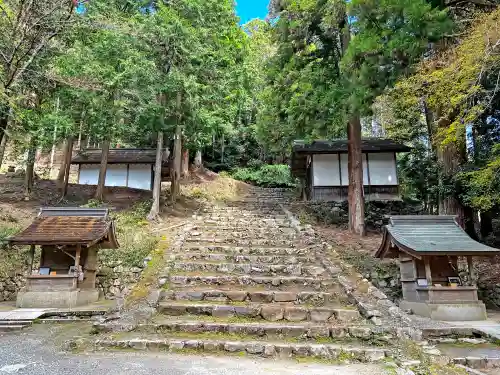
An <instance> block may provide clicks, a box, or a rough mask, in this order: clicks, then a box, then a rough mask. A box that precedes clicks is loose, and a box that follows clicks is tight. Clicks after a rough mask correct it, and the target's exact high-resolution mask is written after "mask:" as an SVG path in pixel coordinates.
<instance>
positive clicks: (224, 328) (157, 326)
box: [139, 317, 395, 343]
mask: <svg viewBox="0 0 500 375" xmlns="http://www.w3.org/2000/svg"><path fill="white" fill-rule="evenodd" d="M195 318H198V317H195ZM139 329H140V330H141V331H145V332H149V333H166V334H168V333H170V332H180V333H187V334H195V333H200V334H204V333H217V334H229V335H238V336H240V337H245V338H248V337H250V338H253V339H255V336H257V337H259V338H267V339H268V340H271V341H272V340H276V339H278V338H296V339H304V340H307V339H309V340H311V341H313V340H321V341H323V342H327V341H332V342H334V341H343V342H363V343H366V342H377V343H390V342H391V340H394V338H395V336H394V335H393V334H392V332H391V330H390V329H384V328H381V329H378V330H374V329H372V327H369V326H362V325H360V326H356V325H334V324H328V325H325V324H316V323H311V322H304V323H300V324H298V323H270V322H265V323H248V322H245V323H241V322H237V321H236V322H226V321H204V320H198V319H196V320H195V319H190V320H187V319H185V318H182V319H163V320H162V319H159V320H157V321H156V322H154V323H147V324H141V325H140V326H139Z"/></svg>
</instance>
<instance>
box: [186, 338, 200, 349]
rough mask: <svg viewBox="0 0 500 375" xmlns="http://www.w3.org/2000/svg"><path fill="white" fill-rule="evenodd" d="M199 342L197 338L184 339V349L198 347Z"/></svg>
mask: <svg viewBox="0 0 500 375" xmlns="http://www.w3.org/2000/svg"><path fill="white" fill-rule="evenodd" d="M200 344H201V343H200V342H199V341H198V340H186V341H184V349H198V348H199V347H200Z"/></svg>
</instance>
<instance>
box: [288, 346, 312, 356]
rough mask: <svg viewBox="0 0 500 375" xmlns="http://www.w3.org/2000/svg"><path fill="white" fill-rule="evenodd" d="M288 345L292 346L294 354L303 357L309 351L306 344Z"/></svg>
mask: <svg viewBox="0 0 500 375" xmlns="http://www.w3.org/2000/svg"><path fill="white" fill-rule="evenodd" d="M290 346H291V347H292V350H293V354H294V355H298V356H302V357H305V356H308V355H309V353H310V349H309V345H308V344H290Z"/></svg>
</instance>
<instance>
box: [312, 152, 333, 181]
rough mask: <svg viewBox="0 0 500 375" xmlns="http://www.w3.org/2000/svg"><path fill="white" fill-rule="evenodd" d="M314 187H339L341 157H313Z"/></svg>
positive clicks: (328, 155)
mask: <svg viewBox="0 0 500 375" xmlns="http://www.w3.org/2000/svg"><path fill="white" fill-rule="evenodd" d="M313 174H314V186H339V185H340V176H339V156H338V155H337V154H317V155H314V156H313Z"/></svg>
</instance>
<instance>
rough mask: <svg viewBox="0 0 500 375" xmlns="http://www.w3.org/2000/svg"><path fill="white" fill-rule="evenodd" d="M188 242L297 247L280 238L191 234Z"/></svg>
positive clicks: (291, 242) (187, 239)
mask: <svg viewBox="0 0 500 375" xmlns="http://www.w3.org/2000/svg"><path fill="white" fill-rule="evenodd" d="M186 242H187V243H189V242H194V243H197V244H204V245H216V244H224V245H235V246H259V247H260V246H269V247H295V241H293V240H289V239H280V238H259V239H255V238H251V239H248V238H242V239H238V238H229V237H228V238H226V237H201V236H200V237H199V236H191V237H188V238H186Z"/></svg>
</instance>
